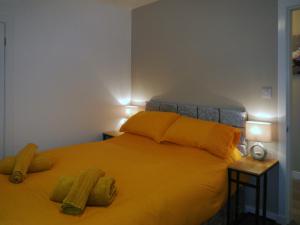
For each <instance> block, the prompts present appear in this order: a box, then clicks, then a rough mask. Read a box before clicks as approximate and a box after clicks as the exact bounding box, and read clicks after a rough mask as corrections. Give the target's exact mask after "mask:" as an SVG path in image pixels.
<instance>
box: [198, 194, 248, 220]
mask: <svg viewBox="0 0 300 225" xmlns="http://www.w3.org/2000/svg"><path fill="white" fill-rule="evenodd" d="M239 197H240V199H239V200H240V203H239V213H243V212H244V209H245V190H244V188H240V196H239ZM235 198H236V195H233V196H232V197H231V216H230V218H231V221H232V219H233V218H234V215H235V211H234V209H235ZM226 222H227V205H225V206H224V207H223V208H222V209H221V210H220V211H219V212H218V213H217V214H215V215H214V216H213V217H212V218H211V219H209V220H208V221H206V222H205V223H202V224H201V225H226Z"/></svg>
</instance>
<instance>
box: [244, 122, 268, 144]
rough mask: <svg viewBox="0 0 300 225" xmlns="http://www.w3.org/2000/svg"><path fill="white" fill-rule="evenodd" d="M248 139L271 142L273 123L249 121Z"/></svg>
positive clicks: (247, 128) (247, 127) (247, 124)
mask: <svg viewBox="0 0 300 225" xmlns="http://www.w3.org/2000/svg"><path fill="white" fill-rule="evenodd" d="M246 139H247V140H248V141H257V142H271V141H272V123H268V122H257V121H247V123H246Z"/></svg>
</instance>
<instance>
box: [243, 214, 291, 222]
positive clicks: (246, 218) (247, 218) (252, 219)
mask: <svg viewBox="0 0 300 225" xmlns="http://www.w3.org/2000/svg"><path fill="white" fill-rule="evenodd" d="M238 224H239V225H253V224H255V215H254V214H252V213H247V214H244V215H243V216H242V218H241V220H240V221H239V222H238ZM260 224H263V222H262V221H261V222H260ZM266 225H279V224H278V223H276V222H275V221H273V220H267V222H266ZM291 225H292V224H291Z"/></svg>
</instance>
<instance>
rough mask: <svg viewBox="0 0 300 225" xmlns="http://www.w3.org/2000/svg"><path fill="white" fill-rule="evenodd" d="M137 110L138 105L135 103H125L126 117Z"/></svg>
mask: <svg viewBox="0 0 300 225" xmlns="http://www.w3.org/2000/svg"><path fill="white" fill-rule="evenodd" d="M138 112H139V107H138V106H136V105H126V106H125V115H126V117H127V118H129V117H131V116H133V115H134V114H136V113H138Z"/></svg>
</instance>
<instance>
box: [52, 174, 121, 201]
mask: <svg viewBox="0 0 300 225" xmlns="http://www.w3.org/2000/svg"><path fill="white" fill-rule="evenodd" d="M103 175H104V173H103ZM74 180H75V177H60V178H59V180H58V183H57V185H56V186H55V188H54V190H53V192H52V194H51V196H50V200H52V201H54V202H62V201H63V200H64V198H65V197H66V196H67V194H68V193H69V191H70V189H71V187H72V185H73V182H74ZM116 194H117V187H116V181H115V179H114V178H113V177H100V178H99V180H98V182H97V184H96V185H95V187H94V188H93V190H92V191H91V193H90V194H89V198H88V201H87V205H88V206H109V205H110V204H111V203H112V201H113V200H114V198H115V196H116Z"/></svg>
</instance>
